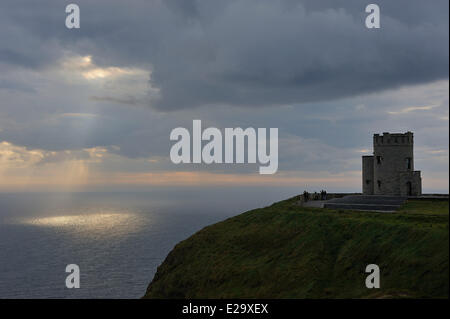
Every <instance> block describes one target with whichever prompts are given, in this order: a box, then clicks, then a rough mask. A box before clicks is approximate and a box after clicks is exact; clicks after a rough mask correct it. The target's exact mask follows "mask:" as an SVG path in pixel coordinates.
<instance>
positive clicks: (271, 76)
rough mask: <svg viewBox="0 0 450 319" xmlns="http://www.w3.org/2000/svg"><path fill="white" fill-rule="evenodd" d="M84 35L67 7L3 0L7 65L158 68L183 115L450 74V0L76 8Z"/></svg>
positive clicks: (165, 97)
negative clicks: (59, 62)
mask: <svg viewBox="0 0 450 319" xmlns="http://www.w3.org/2000/svg"><path fill="white" fill-rule="evenodd" d="M77 3H78V4H79V6H80V8H81V21H82V22H81V25H82V27H81V29H80V30H67V29H66V28H65V27H64V26H63V21H64V17H65V15H64V3H62V2H61V1H39V2H32V3H31V4H30V3H29V2H26V5H24V4H25V2H21V1H2V4H0V6H1V8H0V9H1V14H0V17H1V18H2V19H1V20H0V21H1V22H0V24H1V28H0V30H1V31H0V40H1V43H2V47H1V49H0V62H3V63H14V64H17V65H21V66H25V67H39V66H41V65H42V64H46V63H49V62H50V61H53V60H54V59H55V58H56V57H57V56H58V55H60V54H62V52H63V50H72V51H75V52H77V53H80V54H92V55H93V57H94V60H95V62H96V63H97V64H99V65H103V64H104V65H119V66H121V65H127V66H130V65H134V66H136V65H139V66H145V67H147V68H149V69H150V68H151V69H152V79H151V84H152V86H154V87H156V88H159V89H160V97H159V99H157V100H152V101H151V105H152V106H154V107H156V108H158V109H160V110H176V109H182V108H190V107H197V106H200V105H223V104H227V105H237V106H271V105H280V104H292V103H304V102H311V101H320V100H330V99H334V98H342V97H348V96H354V95H359V94H363V93H367V92H376V91H380V90H383V89H387V88H393V87H397V86H401V85H408V84H415V83H423V82H429V81H433V80H437V79H442V78H447V77H448V1H446V0H442V1H433V2H431V3H430V2H425V1H406V0H405V1H377V4H379V6H380V8H381V25H382V27H381V29H379V30H368V29H366V28H365V26H364V19H365V17H366V13H365V12H364V9H365V6H366V5H367V3H365V2H362V1H356V0H355V1H293V0H285V1H274V0H270V1H269V0H257V1H256V0H255V1H249V0H230V1H223V0H221V1H212V0H197V1H184V0H183V1H181V0H177V1H176V0H169V1H148V2H143V1H127V2H124V1H97V2H93V1H78V2H77Z"/></svg>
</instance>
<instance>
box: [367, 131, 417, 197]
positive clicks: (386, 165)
mask: <svg viewBox="0 0 450 319" xmlns="http://www.w3.org/2000/svg"><path fill="white" fill-rule="evenodd" d="M413 145H414V140H413V133H412V132H407V133H405V134H390V133H383V135H379V134H375V135H374V136H373V150H374V153H373V155H374V161H373V180H374V185H373V188H374V192H373V193H374V194H376V195H377V194H380V195H381V194H383V195H402V189H404V188H405V187H406V186H405V185H403V183H404V179H403V178H402V177H401V173H406V175H408V174H410V173H411V174H412V173H413V172H414V153H413ZM409 172H410V173H409ZM419 176H420V173H419ZM415 181H416V182H415V183H417V177H416V178H415ZM415 188H418V186H417V185H416V186H415Z"/></svg>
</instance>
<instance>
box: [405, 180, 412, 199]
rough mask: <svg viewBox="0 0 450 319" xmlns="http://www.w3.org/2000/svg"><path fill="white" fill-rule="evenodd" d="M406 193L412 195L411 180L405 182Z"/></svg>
mask: <svg viewBox="0 0 450 319" xmlns="http://www.w3.org/2000/svg"><path fill="white" fill-rule="evenodd" d="M406 194H408V196H412V183H411V182H407V183H406Z"/></svg>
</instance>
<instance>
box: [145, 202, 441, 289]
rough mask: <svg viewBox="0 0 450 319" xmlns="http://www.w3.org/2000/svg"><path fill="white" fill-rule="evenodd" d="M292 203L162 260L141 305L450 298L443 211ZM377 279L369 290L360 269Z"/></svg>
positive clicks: (235, 222) (428, 206)
mask: <svg viewBox="0 0 450 319" xmlns="http://www.w3.org/2000/svg"><path fill="white" fill-rule="evenodd" d="M295 201H296V199H295V198H291V199H288V200H285V201H282V202H278V203H275V204H273V205H271V206H269V207H266V208H261V209H255V210H252V211H249V212H246V213H243V214H241V215H238V216H235V217H232V218H229V219H227V220H225V221H222V222H220V223H217V224H214V225H211V226H208V227H205V228H204V229H202V230H201V231H199V232H197V233H196V234H194V235H193V236H191V237H190V238H188V239H186V240H184V241H182V242H180V243H179V244H177V245H176V246H175V248H174V249H173V250H172V251H171V252H170V254H169V255H168V256H167V258H166V260H165V261H164V262H163V264H162V265H161V266H160V267H158V271H157V273H156V275H155V277H154V279H153V281H152V282H151V284H150V285H149V287H148V289H147V293H146V294H145V296H144V297H145V298H448V293H449V267H448V264H449V237H448V235H449V229H448V218H449V213H448V202H438V201H408V202H407V203H406V204H405V205H404V206H403V207H402V208H401V209H400V210H399V211H398V212H396V213H372V212H352V211H335V210H328V209H319V208H317V209H314V208H303V207H299V206H297V205H295ZM372 263H374V264H377V265H378V266H379V267H380V270H381V288H380V289H367V288H366V287H365V278H366V276H367V274H366V273H365V272H364V270H365V267H366V265H368V264H372Z"/></svg>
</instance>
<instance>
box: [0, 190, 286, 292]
mask: <svg viewBox="0 0 450 319" xmlns="http://www.w3.org/2000/svg"><path fill="white" fill-rule="evenodd" d="M281 193H283V192H282V191H281V190H280V191H279V192H277V193H275V192H274V191H273V190H267V189H261V190H254V191H252V192H245V195H244V193H243V192H242V191H241V190H237V189H235V190H228V191H223V190H207V191H205V190H202V191H201V192H200V191H198V190H190V191H187V192H186V191H178V192H171V193H170V195H169V193H168V192H163V191H160V192H149V193H71V194H68V193H58V194H55V193H54V194H44V193H12V194H0V298H139V297H141V296H142V295H143V294H144V292H145V289H146V287H147V285H148V284H149V282H150V281H151V280H152V278H153V275H154V274H155V272H156V268H157V266H158V265H160V264H161V262H162V261H163V260H164V258H165V257H166V255H167V254H168V252H169V251H170V250H171V249H172V248H173V246H174V245H175V244H176V243H177V242H179V241H180V240H183V239H185V238H187V237H189V236H190V235H191V234H193V233H195V232H196V231H198V230H199V229H201V228H202V227H204V226H206V225H209V224H212V223H214V222H218V221H220V220H224V219H226V218H228V217H230V216H233V215H236V214H239V213H241V212H243V211H245V210H248V209H251V208H256V207H261V206H265V205H268V204H270V203H271V202H273V201H276V200H280V199H283V198H286V197H287V196H286V195H281ZM199 194H202V196H201V197H199ZM72 263H74V264H77V265H78V266H79V267H80V271H81V288H80V289H67V288H66V287H65V278H66V276H67V275H68V274H67V273H65V267H66V265H68V264H72Z"/></svg>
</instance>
